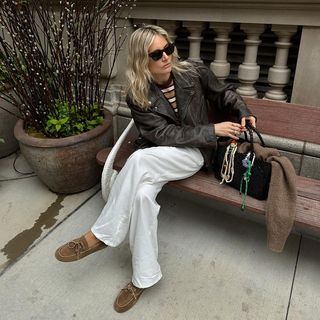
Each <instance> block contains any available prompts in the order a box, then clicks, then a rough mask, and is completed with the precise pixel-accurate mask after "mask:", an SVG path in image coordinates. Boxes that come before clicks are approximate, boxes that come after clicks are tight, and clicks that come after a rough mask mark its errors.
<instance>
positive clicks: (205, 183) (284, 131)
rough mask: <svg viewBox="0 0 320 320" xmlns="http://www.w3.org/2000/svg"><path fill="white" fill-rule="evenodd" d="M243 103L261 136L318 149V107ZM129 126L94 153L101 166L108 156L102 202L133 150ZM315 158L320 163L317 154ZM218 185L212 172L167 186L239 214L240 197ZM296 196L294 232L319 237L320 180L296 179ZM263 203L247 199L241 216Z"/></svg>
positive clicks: (261, 210)
mask: <svg viewBox="0 0 320 320" xmlns="http://www.w3.org/2000/svg"><path fill="white" fill-rule="evenodd" d="M245 100H246V103H247V105H248V106H249V108H250V109H251V110H252V112H253V114H255V115H256V116H257V118H258V123H257V124H258V128H259V131H260V132H261V133H262V134H263V135H268V136H269V135H270V136H276V137H281V138H283V139H290V140H288V141H299V143H303V144H304V145H306V144H310V146H313V147H316V149H317V148H318V149H317V150H320V149H319V148H320V108H317V107H310V106H303V105H295V104H290V103H283V102H273V101H268V100H262V99H252V98H247V99H245ZM132 125H133V122H132V121H131V123H130V126H128V127H127V129H126V130H125V131H127V132H124V134H123V135H122V136H121V137H120V138H119V140H118V142H117V144H118V145H117V144H116V147H114V149H111V148H108V149H103V150H101V151H100V152H99V153H98V154H97V161H98V163H100V164H101V165H104V163H105V161H106V158H107V157H108V160H107V163H106V165H105V167H104V170H103V174H102V193H103V196H104V198H105V200H106V199H107V196H108V192H109V189H110V188H111V185H112V180H113V179H114V178H115V175H116V171H119V170H121V168H122V167H123V165H124V164H125V162H126V159H127V158H128V156H129V155H130V154H131V153H132V152H134V150H135V149H134V147H133V141H134V140H135V138H136V137H135V136H132V134H128V133H129V131H130V127H131V126H132ZM127 134H128V135H127ZM125 135H127V136H126V137H125ZM121 140H122V141H121ZM285 141H286V140H284V143H285ZM266 144H267V143H266ZM120 145H121V146H120ZM267 145H268V144H267ZM115 149H118V151H117V150H115ZM304 149H305V148H303V150H304ZM302 156H303V154H302ZM318 157H319V161H320V152H319V156H318ZM108 162H109V163H108ZM106 167H109V168H106ZM110 167H113V169H114V170H116V171H114V170H113V171H112V173H111V172H110ZM219 183H220V181H219V180H217V179H216V178H215V177H214V175H213V174H212V173H208V172H205V171H199V172H198V173H196V174H195V175H194V176H192V177H190V178H187V179H184V180H180V181H173V182H169V185H170V186H172V187H174V188H178V189H181V190H184V191H187V192H191V193H194V194H197V195H200V196H203V197H206V198H211V199H214V200H216V201H219V202H222V203H226V204H228V205H231V206H235V207H238V208H239V211H240V208H241V203H242V196H241V195H239V192H238V191H237V190H235V189H233V188H230V187H229V186H228V185H226V184H223V185H220V184H219ZM297 194H298V197H297V209H296V219H295V231H297V232H303V233H307V234H311V235H320V180H317V179H313V178H310V177H309V178H307V177H303V176H298V178H297ZM265 204H266V201H259V200H256V199H254V198H252V197H248V198H247V200H246V210H245V213H244V214H246V215H252V214H258V215H264V214H265Z"/></svg>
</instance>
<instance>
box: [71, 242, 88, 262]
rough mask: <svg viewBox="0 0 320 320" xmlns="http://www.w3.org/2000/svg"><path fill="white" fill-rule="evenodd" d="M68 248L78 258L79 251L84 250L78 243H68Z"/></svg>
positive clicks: (80, 243) (81, 244)
mask: <svg viewBox="0 0 320 320" xmlns="http://www.w3.org/2000/svg"><path fill="white" fill-rule="evenodd" d="M68 247H69V248H70V249H73V250H74V252H75V253H76V255H77V257H78V258H79V256H80V252H81V250H83V249H84V246H83V243H82V242H80V241H70V242H69V243H68Z"/></svg>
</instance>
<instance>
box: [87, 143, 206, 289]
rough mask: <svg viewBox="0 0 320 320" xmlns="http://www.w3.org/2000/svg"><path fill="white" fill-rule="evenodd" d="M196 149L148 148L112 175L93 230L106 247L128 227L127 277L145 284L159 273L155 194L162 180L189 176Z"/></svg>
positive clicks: (195, 167) (195, 166)
mask: <svg viewBox="0 0 320 320" xmlns="http://www.w3.org/2000/svg"><path fill="white" fill-rule="evenodd" d="M203 161H204V160H203V157H202V154H201V153H200V151H199V149H197V148H176V147H162V146H159V147H153V148H147V149H141V150H137V151H136V152H134V153H133V154H132V155H131V156H130V157H129V158H128V160H127V162H126V164H125V166H124V167H123V168H122V170H121V171H120V173H119V174H118V176H117V178H116V180H115V182H114V184H113V186H112V190H111V192H110V195H109V199H108V202H107V204H106V205H105V207H104V208H103V210H102V212H101V214H100V216H99V218H98V219H97V221H96V222H95V224H94V225H93V227H92V229H91V231H92V232H93V234H94V235H95V236H96V237H97V238H98V239H99V240H101V241H103V242H104V243H105V244H107V245H108V246H110V247H116V246H118V245H119V244H120V243H121V242H122V241H123V240H124V239H125V237H126V235H127V233H128V231H129V243H130V250H131V253H132V269H133V275H132V282H133V284H134V285H135V286H136V287H138V288H148V287H150V286H152V285H154V284H155V283H156V282H158V281H159V280H160V279H161V277H162V274H161V270H160V265H159V263H158V240H157V226H158V219H157V217H158V213H159V210H160V206H159V204H158V203H157V202H156V197H157V195H158V193H159V192H160V190H161V188H162V187H163V185H164V184H166V183H167V182H168V181H173V180H180V179H184V178H187V177H190V176H192V175H193V174H194V173H196V172H197V171H199V170H200V168H201V167H202V166H203Z"/></svg>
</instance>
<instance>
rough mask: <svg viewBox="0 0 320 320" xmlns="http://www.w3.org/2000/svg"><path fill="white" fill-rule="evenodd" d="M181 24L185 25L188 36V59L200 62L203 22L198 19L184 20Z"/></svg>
mask: <svg viewBox="0 0 320 320" xmlns="http://www.w3.org/2000/svg"><path fill="white" fill-rule="evenodd" d="M183 26H184V27H186V28H187V29H188V30H189V32H190V36H189V37H188V39H189V59H190V60H194V61H199V62H202V60H201V58H200V48H201V40H202V37H201V32H202V30H203V29H204V23H203V22H199V21H185V22H183Z"/></svg>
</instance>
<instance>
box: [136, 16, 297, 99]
mask: <svg viewBox="0 0 320 320" xmlns="http://www.w3.org/2000/svg"><path fill="white" fill-rule="evenodd" d="M142 23H144V24H149V23H155V24H157V25H159V26H161V27H163V28H164V29H166V30H167V31H168V33H169V36H170V38H171V40H172V41H175V39H176V38H177V34H176V30H177V29H178V27H179V26H182V27H183V28H185V29H187V31H188V33H189V36H188V37H187V39H188V42H189V49H188V52H189V54H188V59H190V60H194V61H198V62H202V59H201V42H202V40H203V37H202V32H203V31H204V29H205V28H206V27H207V25H206V24H205V23H204V22H201V21H182V22H180V23H179V22H177V21H172V20H159V21H158V20H149V19H148V20H147V19H146V20H143V19H138V20H135V19H133V25H136V26H138V25H141V24H142ZM209 27H210V28H211V29H212V30H213V31H214V32H215V34H216V37H215V38H214V44H215V50H214V52H215V56H213V57H212V62H211V63H210V69H211V70H212V71H213V72H214V73H215V75H216V76H217V77H218V79H219V80H220V81H225V80H226V79H228V76H229V74H230V62H229V61H228V44H229V43H230V33H231V32H232V30H233V29H234V24H233V23H224V22H212V23H210V24H209ZM240 29H241V30H242V31H243V32H244V33H245V35H246V38H245V40H244V41H243V43H244V46H245V51H244V55H243V57H242V63H240V64H239V65H238V79H237V80H238V86H237V92H238V93H239V94H240V95H242V96H247V97H257V89H256V88H255V83H256V82H257V80H258V79H259V76H260V66H259V64H258V62H257V57H258V50H259V45H260V44H261V40H260V36H261V34H262V33H263V32H264V31H265V29H266V25H264V24H249V23H243V24H240ZM272 31H273V32H274V33H275V35H276V36H277V40H276V41H275V42H274V46H275V47H276V54H275V56H274V57H273V59H274V64H273V66H272V67H270V69H269V72H268V84H269V89H268V90H267V92H266V93H265V95H264V98H266V99H270V100H278V101H287V94H286V93H285V92H284V88H285V87H286V86H287V85H288V83H289V81H290V68H289V66H288V53H289V48H290V46H291V42H290V41H291V38H292V36H293V35H294V34H295V33H296V31H297V26H285V25H274V26H272Z"/></svg>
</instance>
